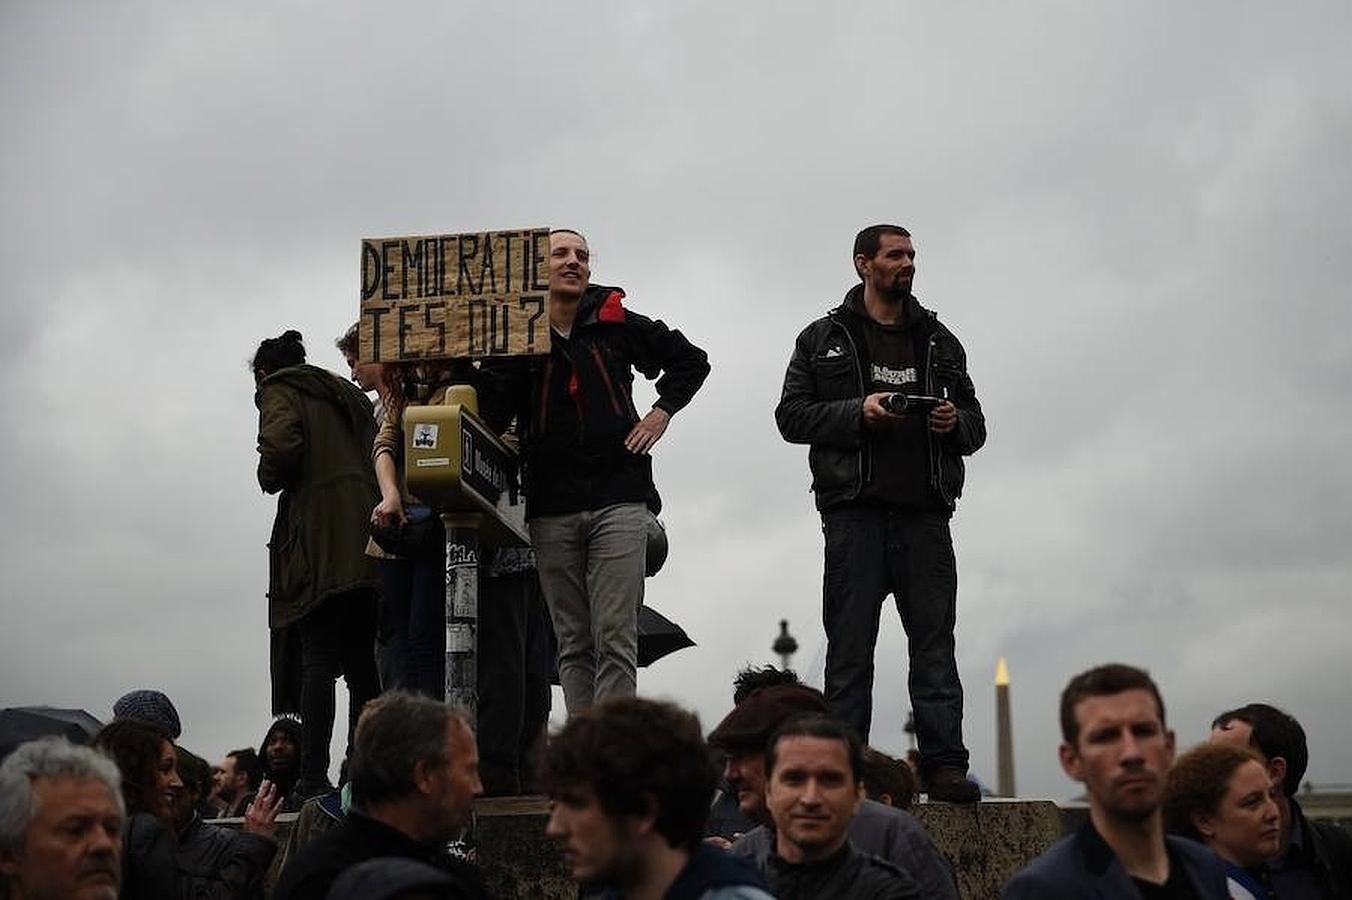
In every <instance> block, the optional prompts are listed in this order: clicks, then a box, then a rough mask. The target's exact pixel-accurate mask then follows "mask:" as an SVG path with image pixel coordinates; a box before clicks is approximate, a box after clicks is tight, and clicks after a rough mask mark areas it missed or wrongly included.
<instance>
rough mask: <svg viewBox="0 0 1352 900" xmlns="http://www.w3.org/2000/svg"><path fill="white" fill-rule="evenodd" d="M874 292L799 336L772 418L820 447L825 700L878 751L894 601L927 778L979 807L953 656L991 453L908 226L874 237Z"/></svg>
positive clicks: (880, 229) (866, 275)
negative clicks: (924, 287)
mask: <svg viewBox="0 0 1352 900" xmlns="http://www.w3.org/2000/svg"><path fill="white" fill-rule="evenodd" d="M854 265H855V270H856V271H857V273H858V274H859V277H860V279H862V281H863V283H862V284H861V285H857V286H856V287H854V288H852V289H851V290H850V291H849V292H848V293H847V294H846V295H845V301H844V302H843V303H842V304H841V305H840V306H839V307H837V308H836V309H834V310H832V311H831V312H830V313H828V314H827V315H826V316H825V317H823V318H821V319H818V320H817V321H815V322H813V323H812V324H811V325H809V326H808V327H807V328H806V329H804V330H803V332H802V334H800V335H799V336H798V341H797V344H796V345H795V347H794V352H793V357H792V359H790V361H789V367H788V372H787V373H786V374H785V376H784V390H783V394H782V396H781V398H780V401H779V406H778V408H776V410H775V420H776V422H777V423H778V425H779V431H780V434H782V435H783V436H784V439H785V440H787V441H789V442H791V443H795V444H810V445H811V449H810V451H809V453H808V463H809V466H810V467H811V469H812V489H813V491H814V492H815V493H816V500H817V509H818V510H819V511H820V512H821V517H822V531H823V533H824V534H825V537H826V573H825V578H824V579H823V583H824V590H823V594H824V613H823V621H824V624H825V626H826V636H827V650H826V696H827V698H828V699H829V700H830V701H831V707H832V709H834V710H835V713H836V715H837V716H839V717H840V718H841V719H842V720H844V721H845V722H847V723H848V724H849V725H851V726H852V727H854V729H855V730H856V731H858V732H859V735H860V737H861V738H863V739H864V740H865V741H867V740H868V735H869V726H870V724H871V722H872V716H873V653H874V646H875V644H876V643H877V640H878V619H879V615H880V614H881V611H882V603H883V599H884V598H885V597H886V596H887V595H888V594H889V593H890V594H892V595H893V596H894V598H895V599H896V604H897V610H898V611H899V612H900V613H901V623H902V625H903V627H905V629H906V636H907V639H908V642H909V648H910V673H909V684H910V693H911V707H912V709H913V710H914V712H915V723H916V735H917V738H918V741H919V744H920V762H921V776H922V778H923V779H924V781H925V783H926V786H927V788H928V791H929V795H930V799H932V800H950V801H960V802H970V801H975V800H977V799H978V798H979V796H980V793H979V791H978V789H977V787H976V785H975V784H972V783H971V782H969V781H968V780H967V777H966V776H967V764H968V753H967V748H966V746H964V744H963V740H962V684H961V682H960V681H959V680H958V666H957V661H956V658H955V655H954V638H953V629H954V625H955V622H956V618H957V585H958V583H957V567H956V564H955V562H954V559H953V542H952V538H951V536H950V534H949V527H948V526H949V518H950V517H951V516H952V514H953V509H954V504H955V502H956V500H957V498H958V496H959V495H960V494H961V493H962V482H963V462H962V457H963V456H966V455H968V454H971V453H975V452H976V451H977V450H978V449H980V447H981V445H982V444H983V443H984V442H985V440H986V422H985V419H984V417H983V416H982V414H981V404H980V403H978V402H977V399H976V392H975V391H974V389H973V387H972V380H971V379H970V378H969V377H968V375H967V357H966V353H965V352H964V351H963V349H962V345H961V344H960V343H958V340H957V338H955V337H954V336H953V334H952V332H950V331H949V330H948V329H947V328H945V327H944V326H943V325H941V324H939V320H938V318H936V317H935V315H934V313H932V312H930V311H929V310H927V309H925V308H924V307H922V306H921V305H920V303H919V302H918V301H917V300H916V299H915V297H914V296H913V295H912V293H911V281H912V277H913V276H914V274H915V249H914V247H913V246H912V243H911V237H910V233H909V232H908V231H906V229H904V228H900V227H898V226H896V225H874V226H872V227H870V228H865V229H864V230H863V231H861V232H860V233H859V235H858V237H857V238H856V239H855V245H854Z"/></svg>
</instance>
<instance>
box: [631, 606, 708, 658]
mask: <svg viewBox="0 0 1352 900" xmlns="http://www.w3.org/2000/svg"><path fill="white" fill-rule="evenodd" d="M693 646H695V642H694V641H692V640H690V636H689V635H688V634H686V633H685V629H684V628H682V627H681V626H679V625H677V624H676V623H675V622H673V621H671V620H670V619H668V618H667V617H666V616H664V615H662V614H661V613H660V612H658V611H657V610H655V609H653V608H652V607H651V606H640V607H639V608H638V664H639V665H640V666H650V665H652V664H653V663H655V662H657V661H658V660H659V659H661V658H662V657H664V656H666V655H667V654H668V653H675V652H676V651H677V650H684V649H685V648H686V647H693Z"/></svg>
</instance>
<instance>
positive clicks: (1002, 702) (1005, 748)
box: [995, 656, 1014, 797]
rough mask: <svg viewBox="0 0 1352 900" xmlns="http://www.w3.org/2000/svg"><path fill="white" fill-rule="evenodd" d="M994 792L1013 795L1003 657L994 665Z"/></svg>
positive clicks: (1010, 725) (1006, 670)
mask: <svg viewBox="0 0 1352 900" xmlns="http://www.w3.org/2000/svg"><path fill="white" fill-rule="evenodd" d="M995 766H996V773H997V774H996V785H995V792H996V793H997V794H999V795H1000V796H1001V797H1013V796H1014V730H1013V723H1012V722H1011V720H1010V713H1009V667H1008V666H1006V665H1005V658H1004V657H1003V656H1002V657H1000V661H999V662H998V663H997V664H996V666H995Z"/></svg>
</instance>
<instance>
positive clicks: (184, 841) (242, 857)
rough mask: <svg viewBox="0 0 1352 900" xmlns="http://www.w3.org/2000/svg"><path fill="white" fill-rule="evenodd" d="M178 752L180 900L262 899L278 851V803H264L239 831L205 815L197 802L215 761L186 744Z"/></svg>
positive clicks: (176, 812) (176, 850) (176, 819)
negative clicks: (204, 818) (209, 762)
mask: <svg viewBox="0 0 1352 900" xmlns="http://www.w3.org/2000/svg"><path fill="white" fill-rule="evenodd" d="M174 752H175V754H176V755H177V756H178V772H179V778H180V779H181V780H182V781H183V790H182V791H180V792H179V793H178V795H176V796H175V797H174V804H173V810H174V833H175V838H176V841H175V847H174V860H175V863H176V865H177V877H176V879H175V881H176V885H177V888H178V898H179V900H262V897H263V878H264V876H265V875H266V874H267V871H268V866H269V865H271V863H272V858H273V857H274V856H276V855H277V841H276V839H275V837H274V834H275V831H276V824H275V822H276V815H277V804H276V803H269V802H266V801H265V802H263V803H261V804H259V806H258V807H257V808H256V809H255V810H254V811H253V813H252V814H250V815H246V816H245V820H244V827H243V829H241V830H239V831H235V830H233V829H230V828H221V827H220V826H218V825H213V824H211V823H209V822H204V821H202V817H201V815H200V814H199V813H198V811H197V807H198V804H199V803H200V801H201V799H202V797H204V796H205V795H206V792H207V783H208V780H209V779H210V777H211V770H210V767H209V766H207V764H206V763H205V762H204V761H203V760H202V759H201V758H199V757H197V756H196V755H194V754H192V753H189V752H188V751H187V750H184V749H183V748H182V747H175V748H174ZM269 797H271V791H269Z"/></svg>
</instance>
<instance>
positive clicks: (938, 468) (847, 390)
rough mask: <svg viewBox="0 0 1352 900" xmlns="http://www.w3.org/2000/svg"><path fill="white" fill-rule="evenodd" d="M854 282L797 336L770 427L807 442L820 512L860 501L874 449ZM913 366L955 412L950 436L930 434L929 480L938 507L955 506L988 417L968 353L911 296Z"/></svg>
mask: <svg viewBox="0 0 1352 900" xmlns="http://www.w3.org/2000/svg"><path fill="white" fill-rule="evenodd" d="M863 290H864V288H863V286H862V285H856V286H855V287H854V288H852V289H851V290H850V291H849V293H847V294H846V295H845V301H844V302H843V303H841V305H840V306H838V307H836V308H835V309H833V310H831V311H830V312H829V313H827V314H826V315H825V316H823V317H822V318H820V319H818V320H817V321H815V322H813V323H812V324H811V325H809V326H807V328H805V329H803V332H802V333H801V334H800V335H798V340H797V342H796V343H795V345H794V349H793V357H792V358H791V359H790V360H789V368H788V371H787V372H785V374H784V390H783V393H782V394H781V395H780V398H779V406H777V407H776V408H775V422H776V424H778V426H779V433H780V434H781V435H783V437H784V440H786V441H788V442H789V443H791V444H810V445H811V447H810V449H809V450H808V466H809V467H810V468H811V470H812V490H813V492H814V493H815V494H816V499H817V509H819V510H826V509H830V508H831V507H833V506H839V505H840V504H842V503H849V502H851V501H853V500H857V499H858V497H859V492H860V491H861V490H862V489H863V486H864V485H865V484H866V483H867V482H868V481H869V479H870V478H871V476H872V472H873V467H874V465H875V464H876V463H877V460H875V459H874V445H873V442H871V441H870V440H869V439H868V433H867V432H866V431H865V430H864V397H865V396H867V394H869V393H871V392H872V390H871V388H870V387H869V385H870V384H871V379H870V378H869V377H868V376H867V374H866V373H867V372H869V359H868V345H867V343H866V342H865V341H864V336H863V328H864V327H865V325H864V322H863V321H862V320H861V319H860V314H859V313H857V312H855V311H854V309H853V307H854V306H857V305H858V304H859V303H861V302H862V299H863ZM906 315H907V318H908V320H909V321H910V322H911V323H912V326H911V335H912V338H913V340H914V341H915V359H916V364H917V367H918V368H919V367H923V368H922V372H923V379H922V385H921V386H922V391H923V393H925V394H929V395H931V396H943V395H944V392H945V391H947V394H948V399H949V400H950V401H952V403H953V405H954V406H955V407H956V408H957V410H958V422H957V425H956V426H955V427H954V428H953V430H952V431H950V432H949V433H948V434H942V435H937V434H934V433H933V432H931V433H930V435H929V468H930V472H929V477H930V486H931V487H932V488H933V490H934V494H935V497H936V502H937V503H939V504H941V505H942V506H943V507H946V508H948V509H952V508H953V507H954V505H955V503H956V501H957V499H958V497H960V496H961V495H962V484H963V479H964V475H965V473H964V466H963V461H962V457H964V456H969V455H971V454H973V453H975V452H976V451H977V450H979V449H981V445H982V444H984V443H985V442H986V418H985V416H983V415H982V413H981V404H980V403H979V402H978V401H977V399H976V389H975V388H974V387H973V386H972V379H971V378H970V377H968V375H967V353H966V352H965V351H964V350H963V349H962V344H960V343H959V342H958V339H957V338H956V337H954V336H953V332H951V331H949V330H948V329H947V328H945V327H944V326H943V325H942V324H941V323H940V322H939V318H938V316H936V315H935V314H934V313H933V312H931V311H930V310H928V309H925V308H924V307H923V306H921V305H920V303H919V302H918V301H916V299H915V298H914V297H911V298H910V299H909V300H908V301H907V310H906Z"/></svg>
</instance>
